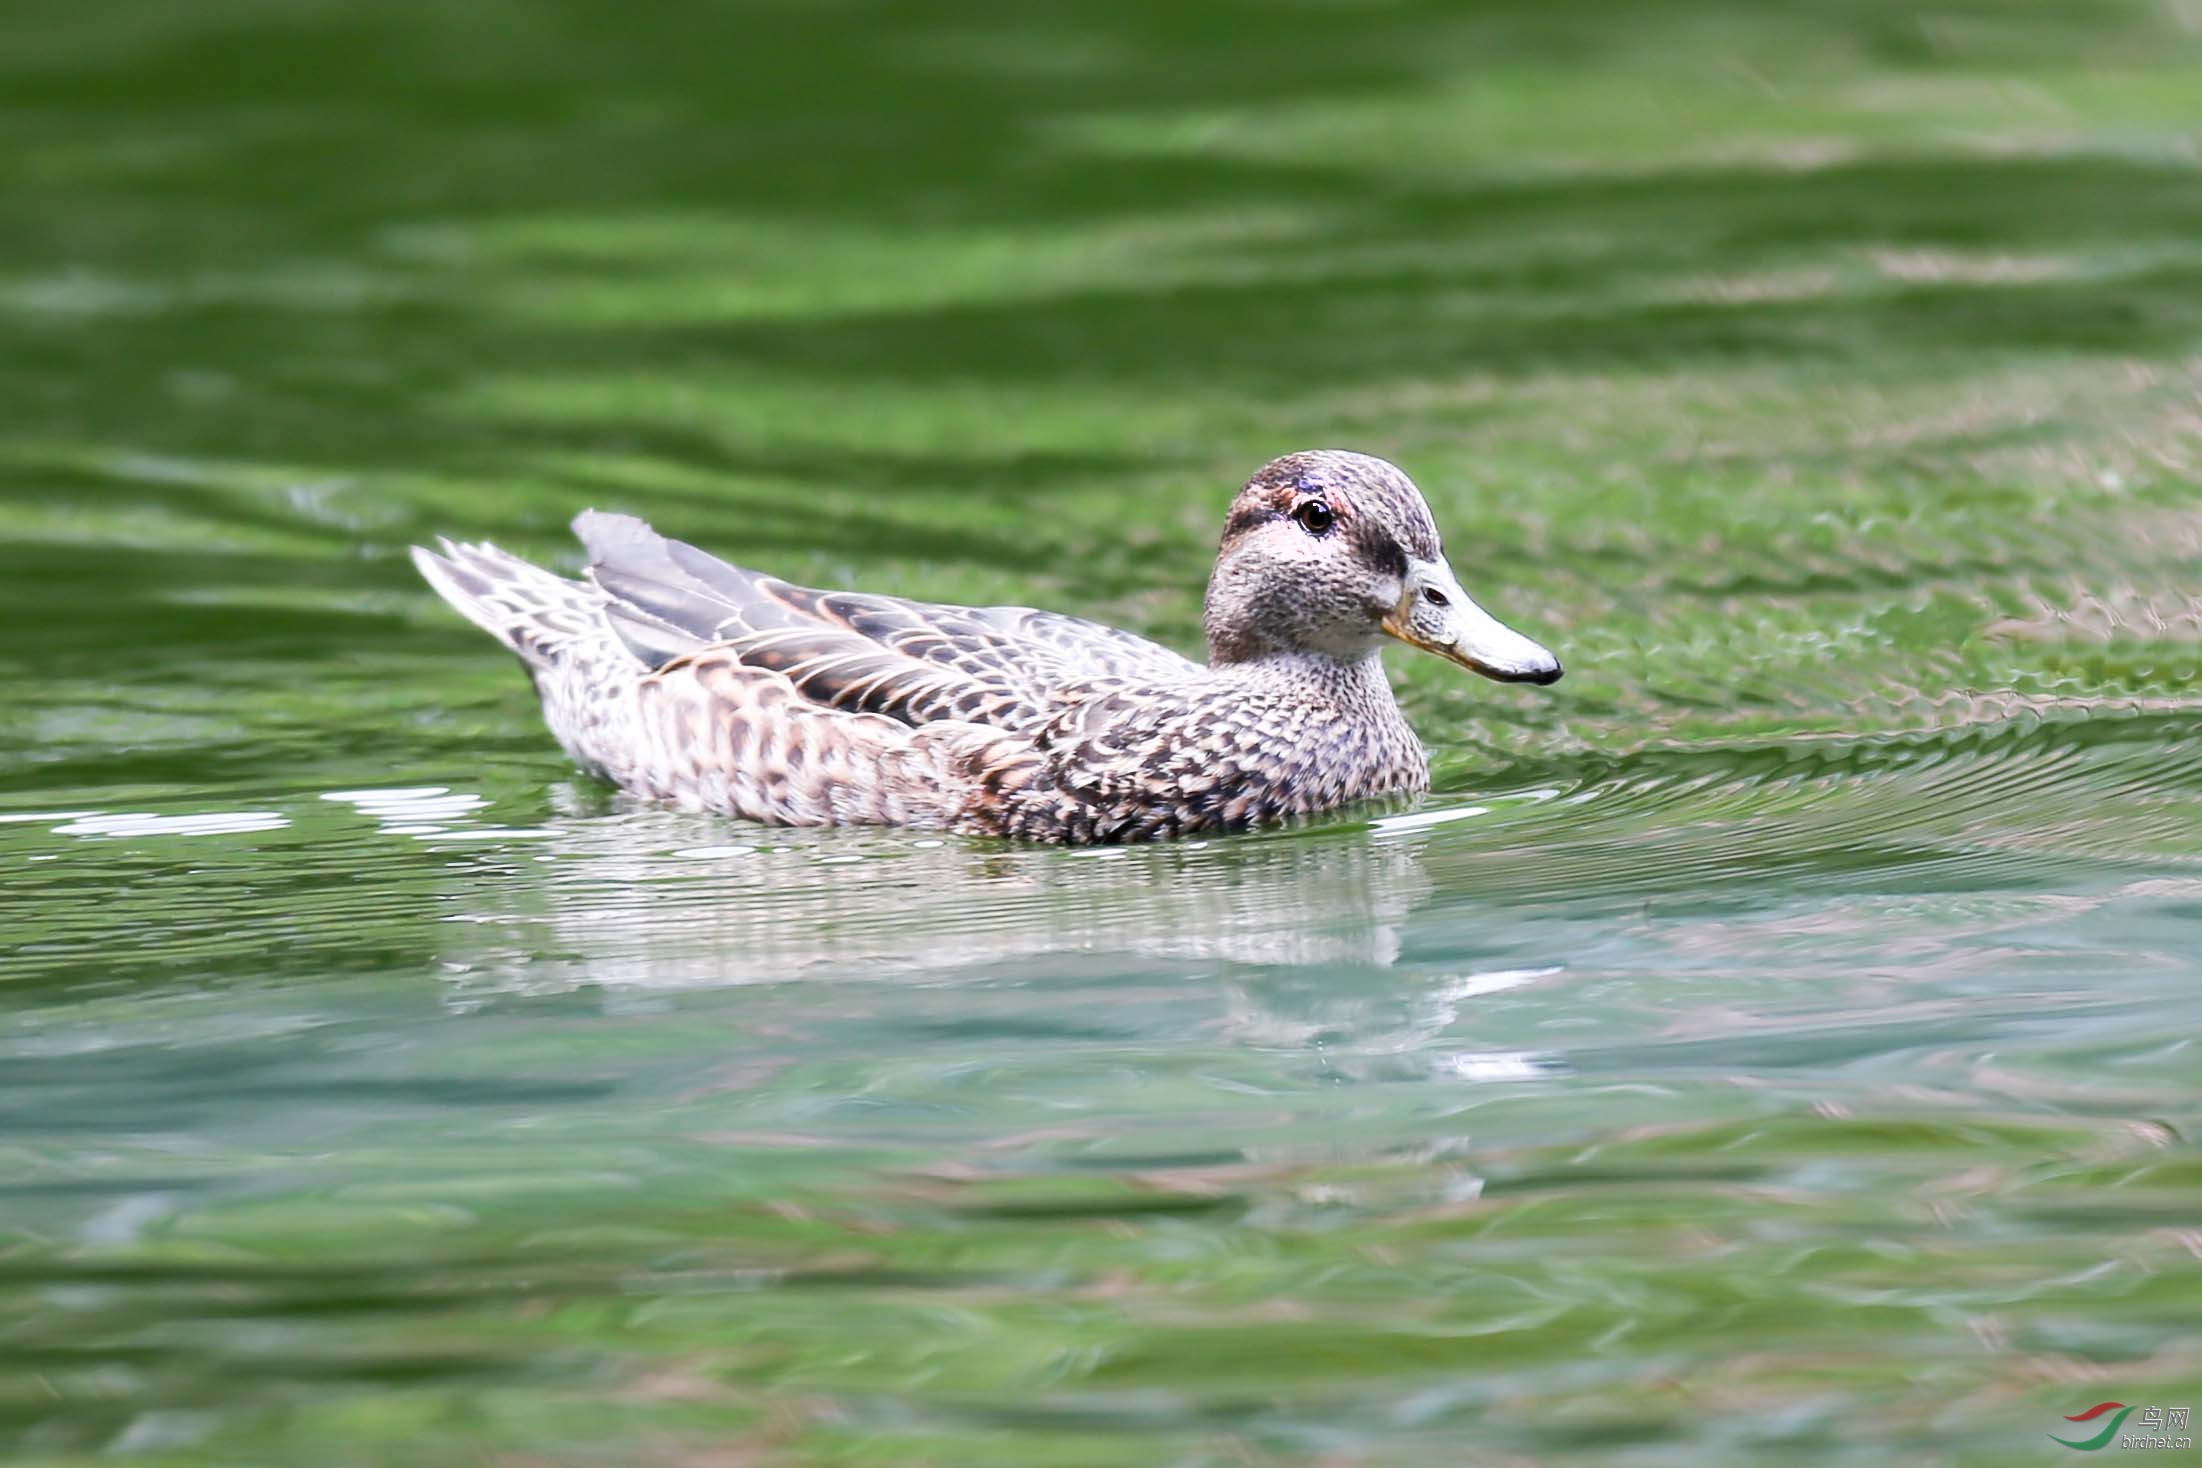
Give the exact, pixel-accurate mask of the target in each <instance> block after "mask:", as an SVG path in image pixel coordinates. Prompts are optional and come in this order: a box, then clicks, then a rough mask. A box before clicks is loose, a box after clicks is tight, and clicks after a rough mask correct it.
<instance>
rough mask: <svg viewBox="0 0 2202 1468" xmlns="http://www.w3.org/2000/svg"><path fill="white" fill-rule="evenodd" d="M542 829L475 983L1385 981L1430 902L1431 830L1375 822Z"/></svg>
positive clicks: (510, 854)
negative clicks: (1040, 840) (1087, 972)
mask: <svg viewBox="0 0 2202 1468" xmlns="http://www.w3.org/2000/svg"><path fill="white" fill-rule="evenodd" d="M569 804H572V802H570V801H569ZM539 830H540V833H541V834H540V836H539V838H538V839H535V840H532V841H530V842H528V843H526V844H525V845H516V846H515V847H513V848H511V849H508V850H504V851H501V852H499V853H498V854H497V855H496V856H495V857H494V858H487V859H486V860H487V862H488V864H490V865H493V866H496V867H498V868H501V872H500V877H501V879H500V880H496V881H488V882H483V881H470V882H469V883H468V884H467V886H466V888H465V892H464V896H463V901H464V903H465V905H466V908H467V909H468V910H466V911H463V912H459V913H456V914H454V915H453V930H452V936H451V941H450V943H449V946H448V949H447V951H446V954H445V958H446V960H447V963H448V964H449V966H450V967H451V968H452V969H453V970H454V971H455V972H459V973H462V974H466V975H470V976H472V977H473V978H474V979H475V981H477V982H480V981H484V980H489V981H491V982H495V983H498V984H499V986H501V987H502V986H518V987H525V988H533V987H538V986H541V987H566V986H571V985H575V984H598V985H637V986H649V987H657V988H688V987H696V986H704V985H724V984H753V983H771V982H777V981H782V980H787V979H792V978H800V977H806V976H811V975H821V976H823V975H828V974H830V975H832V976H835V977H841V978H862V977H872V976H876V977H881V978H887V977H894V976H909V975H926V974H934V975H939V974H942V973H945V972H948V971H954V970H976V969H982V968H984V969H993V968H995V967H996V966H998V965H1000V964H1003V963H1010V962H1020V963H1029V962H1030V961H1032V960H1035V959H1047V958H1050V957H1068V956H1072V955H1101V956H1107V955H1116V956H1122V957H1127V958H1136V959H1142V960H1195V961H1215V962H1220V963H1227V964H1233V965H1241V964H1243V965H1256V966H1262V967H1272V966H1285V967H1299V966H1306V965H1345V966H1350V967H1360V968H1369V967H1375V968H1383V967H1388V966H1390V965H1391V964H1393V963H1394V962H1395V961H1396V960H1397V959H1398V957H1399V953H1400V945H1401V934H1402V928H1403V925H1404V924H1405V922H1406V920H1407V918H1408V916H1409V914H1410V913H1411V912H1412V911H1413V910H1414V908H1415V907H1416V905H1417V904H1419V903H1421V902H1422V901H1424V900H1425V899H1426V898H1427V897H1428V896H1429V894H1430V892H1431V882H1430V879H1429V877H1428V875H1427V874H1426V873H1425V872H1424V870H1423V866H1422V861H1421V858H1420V855H1419V851H1420V848H1421V846H1422V845H1423V843H1424V842H1425V841H1426V840H1427V839H1428V834H1427V832H1426V831H1424V830H1422V829H1419V828H1409V829H1404V830H1398V831H1387V830H1386V829H1384V826H1383V823H1381V822H1375V823H1371V822H1370V821H1366V820H1364V821H1359V822H1348V823H1345V824H1344V825H1333V826H1331V827H1328V828H1325V829H1323V830H1306V831H1287V832H1279V833H1273V834H1269V835H1262V836H1253V837H1240V838H1234V839H1231V840H1226V841H1218V842H1214V843H1206V842H1183V843H1176V844H1162V845H1154V846H1143V847H1128V848H1114V849H1102V850H1084V851H1066V850H1056V849H1049V848H1037V847H1014V846H1007V845H1002V844H996V843H975V842H971V841H966V840H961V839H958V838H945V839H943V838H935V837H931V836H928V835H926V834H924V833H916V832H908V831H877V830H824V831H819V830H805V831H780V830H774V829H769V828H764V827H757V826H743V825H734V824H730V823H729V822H727V821H724V820H721V819H717V818H713V817H694V816H683V815H679V814H673V813H668V812H665V811H660V810H635V811H626V812H614V813H609V814H585V813H583V812H582V811H580V810H579V809H571V810H570V811H569V812H568V813H565V814H561V815H560V816H558V817H556V818H554V819H553V820H552V821H550V822H548V823H546V824H545V825H544V826H543V827H541V828H539ZM492 974H495V975H496V978H495V979H491V975H492Z"/></svg>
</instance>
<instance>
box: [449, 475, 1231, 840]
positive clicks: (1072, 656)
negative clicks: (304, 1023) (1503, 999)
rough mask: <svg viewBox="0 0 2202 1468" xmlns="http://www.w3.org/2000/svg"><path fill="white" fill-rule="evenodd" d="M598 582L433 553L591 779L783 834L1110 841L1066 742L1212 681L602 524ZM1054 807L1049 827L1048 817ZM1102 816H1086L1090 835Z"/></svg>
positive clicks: (1078, 627) (1154, 652)
mask: <svg viewBox="0 0 2202 1468" xmlns="http://www.w3.org/2000/svg"><path fill="white" fill-rule="evenodd" d="M575 530H576V532H577V533H578V534H579V535H580V537H581V539H582V541H583V542H584V544H586V545H587V547H588V549H589V552H590V567H589V579H588V580H586V581H578V582H577V581H569V580H566V579H564V578H561V577H557V576H554V575H552V574H551V573H549V572H546V571H543V570H541V569H540V568H538V567H535V566H533V565H531V564H529V563H527V562H525V561H521V560H519V559H517V558H516V557H513V556H510V555H507V554H505V553H504V552H502V551H499V550H497V549H496V548H495V547H493V546H481V545H477V546H455V545H451V544H449V543H448V542H447V543H446V544H445V545H444V547H443V552H442V554H440V555H438V554H436V553H433V552H429V551H425V550H417V551H416V552H415V553H414V558H415V561H416V563H417V564H418V565H419V566H420V569H421V571H422V573H423V575H425V576H426V577H427V579H428V580H429V582H430V583H431V584H432V585H433V586H435V588H436V589H437V590H438V591H439V592H440V593H441V594H442V595H443V596H444V597H445V599H447V600H448V601H450V602H451V603H452V604H453V605H454V606H456V607H457V608H458V609H459V610H460V611H461V612H463V613H464V614H465V615H466V616H467V617H468V618H469V619H470V620H472V621H474V622H475V623H476V624H478V625H480V626H482V627H483V628H485V629H486V630H488V631H489V632H490V633H491V634H492V635H494V636H496V637H497V638H498V640H499V641H501V642H503V643H504V644H505V645H506V646H507V647H509V648H511V649H512V650H513V651H514V652H515V653H517V654H518V655H519V657H520V658H521V661H522V662H523V663H524V664H525V665H526V666H527V668H528V670H529V673H530V676H531V677H532V678H533V679H534V682H535V685H536V688H537V691H538V693H539V694H540V695H541V697H542V701H543V709H544V717H545V720H546V722H548V723H549V725H550V727H551V729H552V732H553V733H554V734H556V735H557V737H558V739H559V742H560V743H561V744H562V745H563V746H564V747H565V749H566V750H567V752H568V753H569V754H570V755H571V756H572V757H573V758H574V759H575V760H576V761H577V762H578V763H580V764H581V765H582V766H583V767H584V768H587V769H589V770H590V771H591V772H593V773H595V774H598V775H600V776H602V777H603V778H606V779H609V780H611V781H612V782H613V783H615V784H618V785H620V786H621V787H622V788H624V789H627V790H629V791H631V792H633V793H635V794H638V795H642V796H645V797H648V798H652V799H658V800H666V801H671V802H674V803H677V804H680V805H683V806H686V807H689V808H692V809H707V810H717V811H724V812H727V813H730V814H736V815H741V816H746V817H749V818H751V819H755V820H763V821H770V822H774V823H777V824H786V825H832V824H891V825H912V826H931V827H945V828H953V829H958V830H965V831H971V832H975V833H990V834H1017V835H1025V836H1031V837H1036V838H1039V839H1054V840H1063V839H1085V840H1094V839H1109V837H1108V836H1106V835H1102V834H1098V833H1095V832H1090V831H1081V832H1078V833H1073V832H1069V831H1065V830H1059V829H1049V828H1050V827H1052V826H1055V825H1059V824H1060V823H1061V820H1060V817H1061V815H1065V814H1071V815H1074V814H1076V813H1077V803H1076V802H1075V801H1074V803H1073V806H1072V808H1071V809H1069V810H1067V811H1063V812H1059V813H1058V814H1049V813H1048V811H1054V810H1055V809H1056V807H1057V805H1058V802H1055V801H1053V800H1046V799H1041V798H1040V797H1041V796H1043V794H1045V793H1047V792H1049V791H1052V789H1053V788H1054V786H1055V784H1056V782H1057V766H1058V764H1059V761H1058V760H1057V759H1055V758H1051V757H1050V754H1049V751H1048V748H1047V742H1046V734H1047V731H1048V730H1049V729H1050V728H1051V727H1053V726H1056V725H1058V724H1060V723H1061V721H1062V720H1063V719H1064V718H1065V716H1066V714H1068V713H1071V712H1074V711H1076V710H1077V709H1079V708H1081V707H1082V706H1084V705H1085V704H1087V703H1089V702H1090V701H1092V700H1095V699H1106V698H1108V697H1111V696H1118V697H1132V696H1138V697H1141V698H1144V699H1145V700H1146V701H1147V702H1148V703H1149V704H1150V705H1152V706H1153V707H1156V708H1168V707H1172V706H1176V705H1178V704H1181V703H1183V702H1184V701H1185V699H1186V697H1187V696H1188V695H1187V694H1186V693H1185V692H1184V690H1187V689H1192V688H1195V687H1197V686H1198V685H1200V684H1201V683H1202V682H1203V680H1204V679H1205V678H1206V670H1204V669H1202V668H1201V667H1200V666H1199V665H1198V664H1196V663H1193V662H1191V661H1190V660H1188V659H1186V658H1184V657H1182V656H1180V655H1179V654H1177V653H1175V652H1172V651H1170V650H1169V649H1167V648H1164V647H1161V646H1159V645H1157V644H1155V643H1152V642H1149V641H1146V640H1145V639H1143V638H1139V637H1136V636H1133V635H1132V634H1130V633H1126V632H1122V631H1119V630H1117V629H1115V628H1111V627H1106V626H1103V625H1101V624H1099V623H1095V622H1089V621H1085V620H1083V619H1080V618H1075V617H1067V616H1063V615H1060V614H1057V613H1052V612H1044V611H1038V610H1035V609H1032V608H1027V607H952V606H940V605H933V604H928V603H922V602H912V601H904V600H901V599H899V598H895V597H886V596H875V595H867V594H862V593H855V592H828V591H818V590H814V589H811V588H807V587H801V586H796V585H793V584H791V583H788V582H785V581H781V580H778V579H777V578H774V577H769V576H764V575H761V574H759V573H756V572H753V571H748V570H744V569H742V568H741V567H738V566H733V565H730V564H728V563H726V562H724V561H721V560H719V559H717V558H716V557H713V556H710V555H707V554H705V553H704V552H702V551H699V550H697V549H696V548H695V547H693V546H689V545H686V544H683V543H681V542H679V541H674V540H668V539H666V538H665V537H663V536H660V535H658V534H657V533H656V532H655V531H652V530H651V529H650V528H649V527H648V526H647V525H645V524H643V523H642V522H641V521H639V520H636V519H633V518H632V517H629V516H623V515H605V514H599V513H596V512H593V511H592V512H589V513H587V514H584V515H582V516H581V517H580V518H579V519H578V520H577V521H576V522H575ZM1043 806H1044V807H1047V811H1043V810H1042V807H1043ZM1091 824H1092V823H1091V822H1090V821H1087V822H1081V825H1082V826H1091Z"/></svg>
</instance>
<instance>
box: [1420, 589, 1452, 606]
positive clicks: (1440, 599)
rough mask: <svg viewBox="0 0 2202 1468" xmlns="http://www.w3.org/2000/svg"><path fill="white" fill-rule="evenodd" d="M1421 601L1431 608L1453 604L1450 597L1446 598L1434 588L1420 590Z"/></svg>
mask: <svg viewBox="0 0 2202 1468" xmlns="http://www.w3.org/2000/svg"><path fill="white" fill-rule="evenodd" d="M1422 599H1423V600H1424V601H1426V602H1428V603H1429V604H1430V605H1431V606H1433V607H1449V606H1451V605H1452V604H1453V602H1452V598H1451V597H1448V596H1447V595H1446V594H1445V593H1444V592H1442V591H1439V590H1438V589H1437V588H1436V587H1434V586H1425V587H1423V588H1422Z"/></svg>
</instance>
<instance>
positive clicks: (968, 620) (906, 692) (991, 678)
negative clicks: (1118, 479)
mask: <svg viewBox="0 0 2202 1468" xmlns="http://www.w3.org/2000/svg"><path fill="white" fill-rule="evenodd" d="M574 530H575V533H576V534H578V535H579V536H580V537H581V540H582V543H583V544H584V545H586V546H587V547H588V549H589V555H590V567H589V574H590V577H591V579H592V580H594V581H595V583H596V584H597V586H598V587H600V588H601V589H602V590H603V591H604V593H605V595H606V597H607V605H606V612H605V615H606V618H607V620H608V621H609V622H610V624H611V626H612V628H613V630H614V631H615V632H616V633H617V634H618V635H619V637H620V638H621V640H622V641H624V642H625V643H626V645H627V646H628V647H629V648H630V649H632V650H633V651H634V653H635V654H636V656H638V657H640V658H641V659H642V660H643V661H644V662H646V663H649V664H650V665H651V666H653V667H662V666H664V665H665V664H667V663H669V662H673V661H675V660H677V659H680V658H682V657H686V656H689V655H692V654H694V653H697V652H700V651H702V650H703V649H705V648H707V647H708V648H714V649H719V650H723V651H725V652H727V653H731V654H732V655H734V656H735V657H737V658H738V659H739V660H740V661H741V662H742V663H744V664H746V665H748V666H751V667H756V668H763V669H769V670H771V671H773V672H777V673H780V674H782V675H783V676H785V677H786V678H787V679H788V681H789V682H790V683H792V684H793V685H794V686H795V688H796V689H797V691H798V692H800V693H801V694H803V695H804V696H805V697H806V698H808V699H810V700H811V701H813V702H815V703H818V704H821V705H824V706H827V707H831V708H841V709H848V710H852V711H861V712H865V713H876V714H882V715H885V716H887V717H889V718H893V719H896V720H899V721H900V722H902V723H905V724H912V725H915V724H923V723H930V722H934V721H937V720H944V719H954V720H962V721H968V722H974V723H982V724H991V725H994V726H996V727H1000V728H1006V729H1023V728H1030V727H1032V726H1034V725H1036V724H1038V723H1040V722H1041V721H1043V720H1044V719H1046V718H1047V717H1048V716H1049V715H1050V713H1051V712H1052V711H1053V707H1054V700H1053V698H1052V696H1051V695H1053V694H1054V693H1055V691H1056V690H1058V689H1061V688H1064V687H1066V686H1069V685H1072V684H1076V683H1080V682H1084V681H1088V680H1091V679H1094V678H1097V677H1104V678H1126V679H1134V680H1139V681H1162V680H1174V679H1177V678H1181V677H1184V676H1186V675H1188V674H1189V673H1191V672H1193V671H1195V665H1194V664H1193V663H1192V662H1191V661H1189V660H1188V659H1186V658H1184V657H1181V656H1179V655H1178V654H1177V653H1174V652H1172V651H1170V650H1169V649H1168V648H1165V647H1161V646H1159V645H1158V644H1155V643H1152V642H1149V641H1147V640H1146V639H1144V638H1141V637H1136V636H1134V635H1132V634H1131V633H1128V632H1121V631H1118V630H1117V629H1115V628H1112V627H1105V626H1102V625H1101V624H1099V623H1097V622H1088V621H1084V620H1082V619H1080V618H1077V617H1066V616H1062V615H1060V614H1058V613H1054V612H1043V611H1037V610H1034V609H1033V608H1030V607H955V606H943V605H937V604H932V603H926V602H913V601H904V600H902V599H900V598H897V597H889V596H874V595H866V594H863V593H859V592H840V591H818V590H814V589H812V588H810V587H803V586H796V585H793V584H791V583H789V582H786V581H781V580H779V579H778V578H776V577H771V576H765V575H761V574H759V573H757V572H755V571H749V570H745V569H743V568H742V567H739V566H734V565H730V564H728V563H727V562H725V561H722V560H719V559H718V558H717V557H715V556H711V555H708V554H706V553H705V552H703V551H700V550H698V549H696V548H695V547H694V546H691V545H686V544H683V543H682V542H680V541H677V540H668V539H666V538H665V537H663V536H661V535H659V534H658V533H657V532H656V531H654V530H652V529H651V528H650V527H649V526H648V525H646V524H644V523H643V522H642V521H640V520H637V519H635V518H634V517H632V516H629V515H608V514H603V513H601V512H598V511H594V510H591V511H588V512H586V513H584V514H583V515H581V516H580V517H579V518H578V519H576V520H575V521H574Z"/></svg>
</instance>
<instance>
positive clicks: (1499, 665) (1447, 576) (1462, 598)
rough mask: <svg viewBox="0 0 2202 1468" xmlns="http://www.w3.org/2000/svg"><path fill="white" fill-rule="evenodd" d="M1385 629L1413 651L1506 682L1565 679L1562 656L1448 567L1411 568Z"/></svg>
mask: <svg viewBox="0 0 2202 1468" xmlns="http://www.w3.org/2000/svg"><path fill="white" fill-rule="evenodd" d="M1432 592H1435V593H1436V595H1435V596H1434V597H1433V596H1432V595H1431V594H1430V593H1432ZM1381 625H1382V626H1383V629H1384V631H1385V632H1386V633H1387V634H1388V635H1390V636H1392V637H1396V638H1398V639H1399V640H1400V641H1401V642H1404V643H1406V644H1407V645H1408V646H1409V647H1419V648H1421V649H1422V650H1423V651H1424V652H1434V653H1436V654H1437V655H1438V656H1439V657H1441V658H1443V659H1445V660H1446V661H1447V662H1450V663H1458V664H1460V665H1461V666H1462V667H1464V668H1467V669H1468V670H1470V671H1471V672H1476V673H1481V674H1482V675H1483V676H1484V677H1486V678H1495V679H1497V680H1498V681H1499V682H1501V683H1557V682H1559V681H1560V660H1559V659H1558V658H1556V657H1554V656H1553V655H1552V654H1551V653H1550V652H1549V651H1547V650H1546V649H1544V648H1543V647H1540V646H1538V645H1537V644H1536V643H1534V642H1531V641H1530V640H1529V639H1528V638H1526V637H1524V636H1522V635H1521V634H1520V633H1519V632H1516V631H1515V630H1514V629H1513V628H1511V627H1509V626H1507V625H1506V624H1505V623H1504V622H1501V621H1500V620H1499V619H1498V618H1496V617H1494V616H1492V615H1491V614H1490V613H1489V612H1487V611H1485V610H1484V609H1483V608H1482V607H1479V606H1477V605H1476V604H1475V603H1474V602H1473V601H1471V600H1469V598H1468V593H1467V592H1465V591H1462V590H1461V589H1460V582H1458V581H1457V580H1455V579H1454V578H1453V574H1452V572H1451V571H1450V570H1449V569H1448V568H1446V567H1445V566H1443V565H1430V564H1418V565H1415V566H1412V567H1410V568H1409V570H1408V574H1407V578H1406V588H1405V590H1404V592H1403V593H1402V594H1401V596H1400V598H1399V605H1398V606H1396V607H1394V608H1392V611H1391V614H1390V615H1389V616H1387V617H1385V618H1384V620H1383V623H1382V624H1381Z"/></svg>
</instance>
